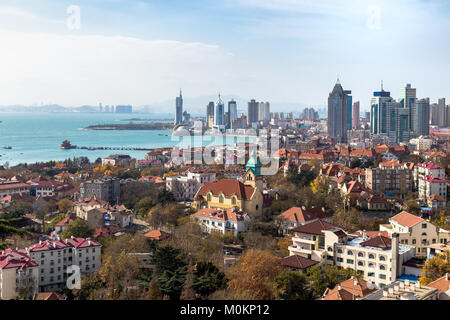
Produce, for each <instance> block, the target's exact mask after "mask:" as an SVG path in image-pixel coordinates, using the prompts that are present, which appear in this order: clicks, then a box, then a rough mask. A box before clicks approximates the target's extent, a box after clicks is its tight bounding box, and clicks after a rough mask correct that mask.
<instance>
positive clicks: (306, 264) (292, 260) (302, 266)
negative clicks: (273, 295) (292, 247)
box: [281, 254, 319, 273]
mask: <svg viewBox="0 0 450 320" xmlns="http://www.w3.org/2000/svg"><path fill="white" fill-rule="evenodd" d="M281 264H282V265H283V266H284V267H285V268H288V269H289V270H292V271H298V272H301V273H306V271H308V269H309V268H311V267H313V266H315V265H317V264H319V262H318V261H314V260H311V259H308V258H305V257H302V256H299V255H298V254H294V255H292V256H288V257H284V258H283V259H282V260H281Z"/></svg>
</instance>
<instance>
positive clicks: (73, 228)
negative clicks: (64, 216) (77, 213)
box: [61, 219, 95, 239]
mask: <svg viewBox="0 0 450 320" xmlns="http://www.w3.org/2000/svg"><path fill="white" fill-rule="evenodd" d="M94 232H95V229H94V228H92V227H91V226H90V225H89V223H87V222H86V221H83V220H81V219H76V220H74V221H72V222H71V223H69V225H68V226H67V228H66V229H65V230H64V231H63V232H61V236H62V237H63V238H66V239H68V238H70V237H72V236H73V237H76V238H90V237H92V236H93V235H94Z"/></svg>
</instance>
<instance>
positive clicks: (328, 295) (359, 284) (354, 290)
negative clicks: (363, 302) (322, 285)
mask: <svg viewBox="0 0 450 320" xmlns="http://www.w3.org/2000/svg"><path fill="white" fill-rule="evenodd" d="M354 282H356V284H355V283H354ZM375 290H376V289H375V288H373V289H370V288H369V287H368V283H367V281H365V280H363V279H360V278H350V279H348V280H345V281H343V282H341V283H340V284H338V285H337V286H335V287H334V289H332V290H329V289H327V290H326V291H325V295H324V297H323V298H322V299H323V300H353V297H355V298H362V297H364V296H366V295H368V294H369V293H372V292H373V291H375Z"/></svg>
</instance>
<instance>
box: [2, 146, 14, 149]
mask: <svg viewBox="0 0 450 320" xmlns="http://www.w3.org/2000/svg"><path fill="white" fill-rule="evenodd" d="M3 149H12V147H11V146H4V147H3Z"/></svg>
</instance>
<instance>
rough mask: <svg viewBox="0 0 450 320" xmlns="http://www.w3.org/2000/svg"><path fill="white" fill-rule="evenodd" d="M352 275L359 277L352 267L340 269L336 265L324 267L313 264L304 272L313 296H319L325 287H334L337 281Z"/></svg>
mask: <svg viewBox="0 0 450 320" xmlns="http://www.w3.org/2000/svg"><path fill="white" fill-rule="evenodd" d="M352 276H354V277H359V275H358V274H357V273H356V271H355V270H353V269H340V268H338V267H337V266H329V265H327V266H325V267H324V269H321V268H320V267H319V266H313V267H311V268H309V269H308V271H307V273H306V279H307V282H308V285H309V288H310V290H311V293H312V295H313V297H314V298H319V297H321V296H322V295H323V293H324V292H325V290H326V289H327V288H334V287H335V286H336V285H337V284H338V283H340V282H342V281H345V280H347V279H349V278H350V277H352Z"/></svg>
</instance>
